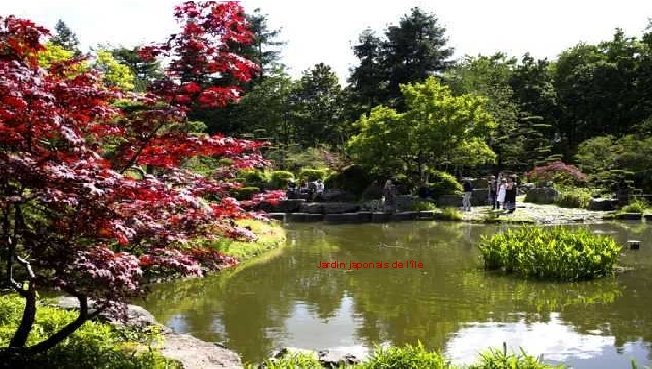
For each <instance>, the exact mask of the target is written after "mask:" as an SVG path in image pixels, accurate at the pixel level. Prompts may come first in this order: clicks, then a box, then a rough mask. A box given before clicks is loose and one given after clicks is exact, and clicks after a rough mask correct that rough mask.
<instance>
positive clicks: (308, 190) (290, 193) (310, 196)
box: [285, 179, 324, 201]
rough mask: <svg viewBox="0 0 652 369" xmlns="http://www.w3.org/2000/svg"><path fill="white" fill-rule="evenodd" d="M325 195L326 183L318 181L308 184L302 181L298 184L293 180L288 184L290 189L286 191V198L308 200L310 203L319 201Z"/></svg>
mask: <svg viewBox="0 0 652 369" xmlns="http://www.w3.org/2000/svg"><path fill="white" fill-rule="evenodd" d="M323 195H324V181H322V180H321V179H317V180H316V181H312V182H306V181H305V180H303V181H301V184H300V185H299V186H297V183H296V182H294V181H293V180H290V181H289V182H288V188H287V190H286V191H285V196H286V197H287V198H288V199H306V200H308V201H319V200H321V199H322V197H323Z"/></svg>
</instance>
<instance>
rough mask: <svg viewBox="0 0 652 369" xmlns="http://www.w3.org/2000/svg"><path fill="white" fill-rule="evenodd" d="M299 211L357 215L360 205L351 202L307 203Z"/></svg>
mask: <svg viewBox="0 0 652 369" xmlns="http://www.w3.org/2000/svg"><path fill="white" fill-rule="evenodd" d="M299 210H300V211H301V212H302V213H308V214H342V213H355V212H356V211H358V210H360V205H358V204H356V203H351V202H307V203H304V204H301V207H300V208H299Z"/></svg>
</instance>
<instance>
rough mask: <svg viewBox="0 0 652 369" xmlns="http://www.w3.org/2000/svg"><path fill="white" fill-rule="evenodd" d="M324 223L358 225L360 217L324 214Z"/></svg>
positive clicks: (347, 214) (355, 214) (349, 214)
mask: <svg viewBox="0 0 652 369" xmlns="http://www.w3.org/2000/svg"><path fill="white" fill-rule="evenodd" d="M324 222H329V223H358V222H360V216H359V215H358V213H344V214H326V215H324Z"/></svg>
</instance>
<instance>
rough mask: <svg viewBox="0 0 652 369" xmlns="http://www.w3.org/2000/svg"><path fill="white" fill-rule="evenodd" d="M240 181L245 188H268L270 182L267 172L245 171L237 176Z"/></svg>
mask: <svg viewBox="0 0 652 369" xmlns="http://www.w3.org/2000/svg"><path fill="white" fill-rule="evenodd" d="M238 177H239V178H241V179H242V184H243V185H245V186H247V187H258V188H268V187H269V182H270V174H269V172H265V171H262V170H254V169H247V170H243V171H241V172H240V173H239V175H238Z"/></svg>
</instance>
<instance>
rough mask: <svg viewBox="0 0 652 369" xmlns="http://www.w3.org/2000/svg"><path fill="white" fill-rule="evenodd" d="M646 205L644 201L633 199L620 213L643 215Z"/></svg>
mask: <svg viewBox="0 0 652 369" xmlns="http://www.w3.org/2000/svg"><path fill="white" fill-rule="evenodd" d="M647 207H648V204H647V202H646V201H645V200H643V199H635V200H632V201H630V202H629V204H627V205H625V206H623V207H622V208H621V209H620V211H621V212H622V213H639V214H643V213H645V210H646V209H647Z"/></svg>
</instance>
